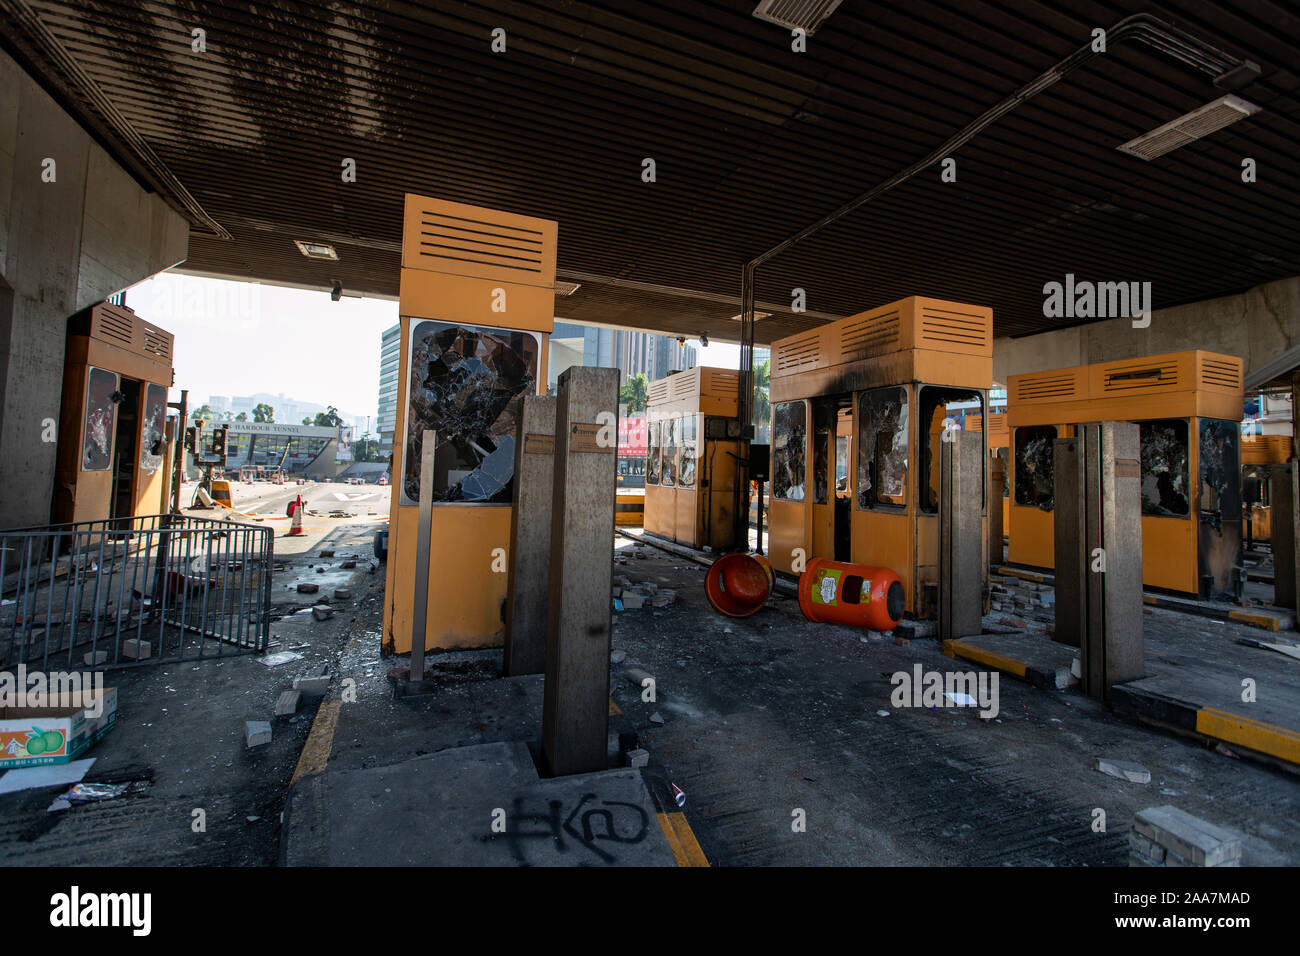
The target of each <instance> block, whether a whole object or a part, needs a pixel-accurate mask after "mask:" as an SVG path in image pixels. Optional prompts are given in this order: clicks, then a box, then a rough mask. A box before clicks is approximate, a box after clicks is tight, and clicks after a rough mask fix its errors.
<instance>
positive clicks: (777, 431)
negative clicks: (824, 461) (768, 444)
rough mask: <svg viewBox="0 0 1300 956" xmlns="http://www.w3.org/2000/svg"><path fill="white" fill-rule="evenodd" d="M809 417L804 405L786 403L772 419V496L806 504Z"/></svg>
mask: <svg viewBox="0 0 1300 956" xmlns="http://www.w3.org/2000/svg"><path fill="white" fill-rule="evenodd" d="M807 429H808V415H807V410H806V409H805V407H804V403H803V402H782V403H781V404H780V405H777V406H776V414H775V415H774V416H773V418H772V497H773V498H780V499H782V500H784V501H803V499H804V487H803V485H804V469H805V465H804V462H805V458H804V456H805V454H806V446H807V443H808V437H807V436H808V431H807Z"/></svg>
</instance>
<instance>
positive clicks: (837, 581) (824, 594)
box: [799, 558, 906, 631]
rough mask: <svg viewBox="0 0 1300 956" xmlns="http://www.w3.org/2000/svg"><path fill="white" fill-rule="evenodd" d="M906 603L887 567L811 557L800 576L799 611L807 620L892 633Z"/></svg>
mask: <svg viewBox="0 0 1300 956" xmlns="http://www.w3.org/2000/svg"><path fill="white" fill-rule="evenodd" d="M905 600H906V599H905V596H904V593H903V582H902V581H900V580H899V579H898V575H897V574H895V573H894V572H893V571H891V570H889V569H888V568H875V567H869V566H867V565H864V564H844V563H842V562H839V561H829V560H827V559H826V558H813V559H812V560H811V561H809V562H808V567H807V568H806V569H805V570H804V572H803V574H802V575H800V576H799V610H801V611H803V616H804V617H806V618H807V619H808V620H810V621H821V622H823V623H827V624H849V625H851V626H854V627H866V628H870V629H871V630H873V631H891V630H893V629H894V628H896V627H898V624H899V622H900V621H902V619H903V610H904V605H905Z"/></svg>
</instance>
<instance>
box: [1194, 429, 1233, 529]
mask: <svg viewBox="0 0 1300 956" xmlns="http://www.w3.org/2000/svg"><path fill="white" fill-rule="evenodd" d="M1240 442H1241V432H1240V427H1239V426H1238V425H1237V423H1236V422H1225V421H1221V420H1220V419H1217V418H1202V419H1201V447H1200V454H1199V455H1198V456H1197V459H1198V466H1199V471H1200V492H1201V493H1200V496H1199V501H1198V502H1197V507H1198V508H1199V509H1200V520H1201V523H1202V524H1208V525H1210V526H1211V527H1213V528H1214V530H1215V531H1218V532H1222V531H1223V523H1224V522H1225V521H1227V522H1229V523H1231V522H1233V521H1239V520H1240V519H1241V512H1242V508H1241V488H1240V486H1239V485H1238V482H1237V475H1238V474H1239V473H1240V471H1241V466H1240V464H1239V461H1240V452H1241V447H1240Z"/></svg>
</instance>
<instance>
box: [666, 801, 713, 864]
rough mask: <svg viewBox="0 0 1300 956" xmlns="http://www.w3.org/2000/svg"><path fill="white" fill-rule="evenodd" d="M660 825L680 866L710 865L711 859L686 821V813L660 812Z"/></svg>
mask: <svg viewBox="0 0 1300 956" xmlns="http://www.w3.org/2000/svg"><path fill="white" fill-rule="evenodd" d="M659 826H660V827H662V828H663V831H664V836H666V837H667V838H668V845H669V846H670V847H671V848H672V851H673V859H675V860H676V861H677V865H678V866H708V865H709V860H708V858H707V857H706V856H705V855H704V851H703V850H701V849H700V844H699V841H698V840H696V839H695V831H694V830H692V829H691V825H690V824H689V823H687V822H686V814H684V813H661V814H659Z"/></svg>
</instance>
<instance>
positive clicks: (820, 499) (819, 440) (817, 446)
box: [813, 428, 831, 505]
mask: <svg viewBox="0 0 1300 956" xmlns="http://www.w3.org/2000/svg"><path fill="white" fill-rule="evenodd" d="M830 444H831V433H830V432H828V431H826V430H825V429H821V428H819V429H818V430H817V431H816V433H815V434H814V437H813V504H816V505H824V504H826V472H827V471H828V470H829V468H830V454H829V452H830Z"/></svg>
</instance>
